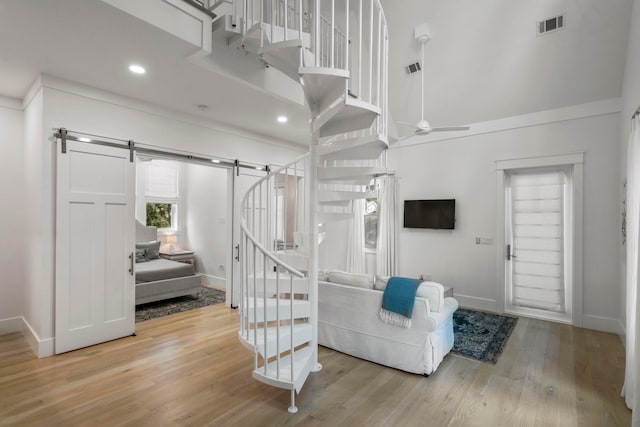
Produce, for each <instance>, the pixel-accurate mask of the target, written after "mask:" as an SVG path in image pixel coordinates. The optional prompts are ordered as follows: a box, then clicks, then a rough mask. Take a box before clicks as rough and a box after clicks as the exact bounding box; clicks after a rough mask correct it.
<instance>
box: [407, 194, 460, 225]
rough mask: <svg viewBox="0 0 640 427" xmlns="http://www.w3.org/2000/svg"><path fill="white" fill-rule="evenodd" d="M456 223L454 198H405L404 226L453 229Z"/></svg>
mask: <svg viewBox="0 0 640 427" xmlns="http://www.w3.org/2000/svg"><path fill="white" fill-rule="evenodd" d="M455 224H456V201H455V199H444V200H405V201H404V227H405V228H436V229H448V230H453V229H454V228H455Z"/></svg>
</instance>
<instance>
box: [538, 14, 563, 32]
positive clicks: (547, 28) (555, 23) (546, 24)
mask: <svg viewBox="0 0 640 427" xmlns="http://www.w3.org/2000/svg"><path fill="white" fill-rule="evenodd" d="M564 24H565V19H564V15H558V16H554V17H553V18H548V19H544V20H542V21H538V24H537V29H538V35H539V36H541V35H543V34H547V33H550V32H553V31H557V30H561V29H563V28H564Z"/></svg>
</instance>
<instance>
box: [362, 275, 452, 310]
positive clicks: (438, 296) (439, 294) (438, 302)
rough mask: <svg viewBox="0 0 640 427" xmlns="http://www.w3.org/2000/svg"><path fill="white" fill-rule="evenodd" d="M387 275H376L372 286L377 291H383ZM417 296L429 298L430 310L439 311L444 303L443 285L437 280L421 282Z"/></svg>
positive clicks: (387, 278)
mask: <svg viewBox="0 0 640 427" xmlns="http://www.w3.org/2000/svg"><path fill="white" fill-rule="evenodd" d="M388 281H389V276H380V275H376V280H375V283H374V284H373V288H374V289H376V290H378V291H384V290H385V288H386V287H387V282H388ZM416 296H417V297H421V298H426V299H428V300H429V308H430V309H431V311H435V312H436V313H437V312H439V311H440V310H441V309H442V307H443V305H444V286H442V285H441V284H440V283H437V282H430V281H429V282H422V283H421V284H420V286H418V291H417V292H416Z"/></svg>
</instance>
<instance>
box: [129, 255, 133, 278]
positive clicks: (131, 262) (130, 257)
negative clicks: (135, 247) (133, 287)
mask: <svg viewBox="0 0 640 427" xmlns="http://www.w3.org/2000/svg"><path fill="white" fill-rule="evenodd" d="M129 262H130V264H129V273H130V274H131V275H132V276H133V252H131V253H130V254H129Z"/></svg>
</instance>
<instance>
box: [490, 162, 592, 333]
mask: <svg viewBox="0 0 640 427" xmlns="http://www.w3.org/2000/svg"><path fill="white" fill-rule="evenodd" d="M559 167H561V168H567V169H568V170H570V171H569V172H568V173H569V175H570V179H571V181H572V194H571V195H570V196H571V198H572V203H571V206H570V212H568V218H567V219H568V223H569V222H571V224H570V225H568V226H569V227H570V228H571V229H570V233H569V235H570V241H567V242H566V245H567V247H568V250H567V251H566V252H565V255H566V258H567V264H566V265H567V268H568V269H570V271H568V272H567V273H568V274H567V277H568V280H570V283H569V286H570V287H571V295H570V299H571V300H570V301H568V304H569V305H570V306H571V316H570V318H568V319H566V320H564V321H570V322H571V324H573V325H574V326H582V323H583V319H582V310H583V296H582V295H583V292H582V263H583V230H582V227H583V168H584V153H582V152H579V153H569V154H559V155H549V156H539V157H529V158H520V159H509V160H500V161H497V162H496V172H497V173H496V178H497V181H496V191H497V202H498V203H497V227H496V230H497V236H496V242H497V245H496V271H497V274H498V278H497V279H498V280H497V292H496V302H497V307H496V311H497V312H499V313H503V312H505V311H506V310H505V309H506V308H507V306H508V305H509V302H508V301H507V298H508V297H509V296H510V295H509V292H508V290H507V287H508V286H509V284H510V280H509V277H510V274H511V263H509V262H506V259H507V253H506V251H507V245H508V244H509V243H510V238H511V236H509V235H508V232H507V229H508V227H507V226H506V225H507V220H508V209H507V203H508V202H509V201H508V200H507V197H506V189H507V187H508V182H509V180H508V177H509V174H511V173H513V172H515V171H518V170H531V169H534V170H535V169H540V168H559ZM527 315H528V316H530V317H536V314H535V313H528V314H527ZM552 317H553V316H552ZM554 320H559V321H563V320H562V319H554Z"/></svg>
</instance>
